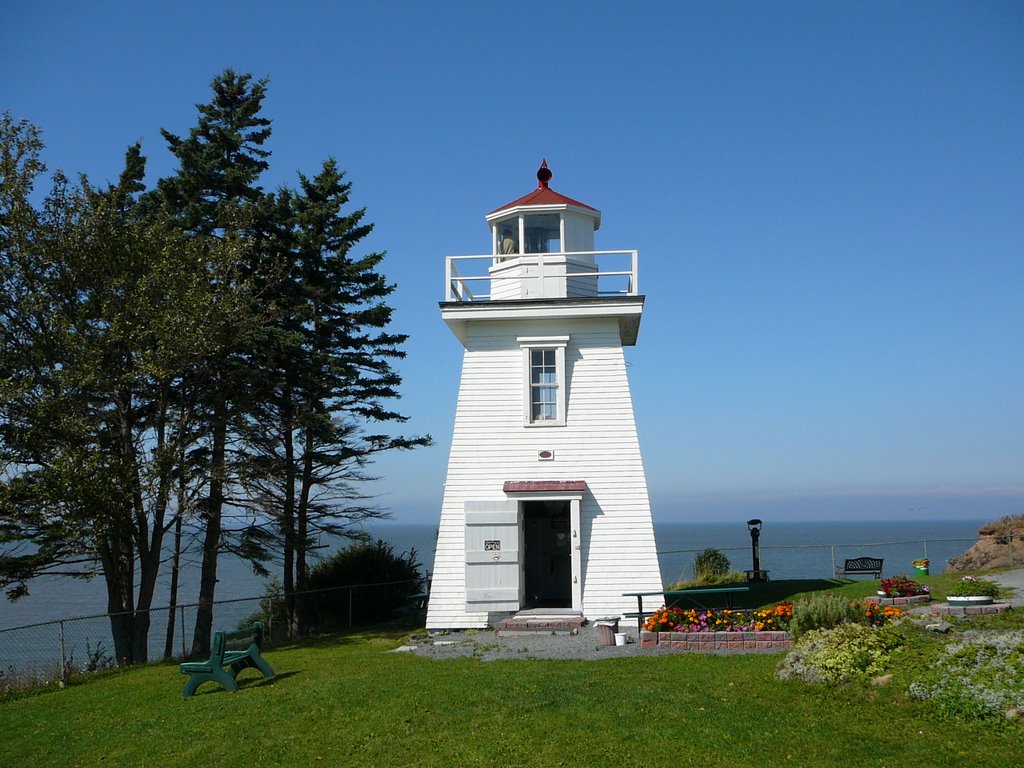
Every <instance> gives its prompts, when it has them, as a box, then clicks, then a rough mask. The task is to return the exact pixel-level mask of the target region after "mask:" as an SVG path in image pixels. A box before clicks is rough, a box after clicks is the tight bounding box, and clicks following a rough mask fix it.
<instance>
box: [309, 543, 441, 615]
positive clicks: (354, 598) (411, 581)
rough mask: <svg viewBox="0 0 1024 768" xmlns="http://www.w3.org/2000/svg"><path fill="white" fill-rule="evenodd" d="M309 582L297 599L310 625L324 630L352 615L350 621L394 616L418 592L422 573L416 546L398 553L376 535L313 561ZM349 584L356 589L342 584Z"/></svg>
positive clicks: (421, 586) (421, 582) (421, 584)
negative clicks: (305, 611)
mask: <svg viewBox="0 0 1024 768" xmlns="http://www.w3.org/2000/svg"><path fill="white" fill-rule="evenodd" d="M396 582H397V583H396ZM358 585H367V586H358ZM308 586H309V589H310V590H314V591H313V592H312V593H311V594H308V595H304V596H299V598H298V599H301V600H303V601H305V608H306V610H307V611H308V612H309V617H310V622H311V624H312V626H314V627H316V628H317V629H319V630H323V629H325V628H341V627H346V626H348V625H349V617H350V616H351V622H352V625H353V626H360V625H366V624H373V623H377V622H381V621H385V620H387V619H390V618H392V617H393V616H394V614H395V612H396V611H398V610H400V609H402V608H404V607H405V605H406V604H407V602H408V600H409V598H410V597H411V596H412V595H415V594H417V593H419V592H420V591H422V589H423V576H422V574H421V573H420V563H419V562H418V560H417V555H416V550H415V549H412V550H410V551H408V552H406V553H403V554H400V555H399V554H396V553H395V551H394V548H393V547H392V546H391V545H390V544H388V543H387V542H385V541H383V540H382V539H378V540H377V541H376V542H374V543H369V542H359V543H355V544H352V545H350V546H348V547H346V548H345V549H343V550H341V551H340V552H336V553H335V554H334V555H332V556H331V557H328V558H327V559H325V560H322V561H320V562H319V563H317V564H316V565H315V566H314V567H313V569H312V570H311V571H310V573H309V581H308ZM350 586H354V587H355V588H353V589H351V590H349V589H343V588H342V587H350ZM350 600H351V604H350V602H349V601H350ZM350 610H351V614H350Z"/></svg>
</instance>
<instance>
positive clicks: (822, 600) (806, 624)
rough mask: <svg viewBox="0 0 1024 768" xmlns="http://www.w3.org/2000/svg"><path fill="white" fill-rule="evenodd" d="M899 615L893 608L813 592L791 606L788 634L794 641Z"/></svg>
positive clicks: (876, 623) (879, 622)
mask: <svg viewBox="0 0 1024 768" xmlns="http://www.w3.org/2000/svg"><path fill="white" fill-rule="evenodd" d="M902 615H903V614H902V612H901V611H900V610H899V609H898V608H894V607H892V606H888V605H887V606H885V607H882V606H880V605H878V604H877V603H866V602H864V601H862V600H850V599H848V598H846V597H843V596H842V595H833V594H832V593H831V592H815V593H814V594H812V595H808V596H807V597H805V598H802V599H800V600H798V601H797V603H796V604H795V605H794V606H793V620H792V621H791V622H790V625H789V631H790V632H792V633H793V637H794V638H797V637H800V636H801V635H803V634H806V633H807V632H811V631H813V630H816V629H832V628H833V627H838V626H839V625H840V624H865V625H868V626H872V627H876V626H880V625H882V624H884V623H885V622H887V621H888V620H890V619H892V618H895V617H897V616H902Z"/></svg>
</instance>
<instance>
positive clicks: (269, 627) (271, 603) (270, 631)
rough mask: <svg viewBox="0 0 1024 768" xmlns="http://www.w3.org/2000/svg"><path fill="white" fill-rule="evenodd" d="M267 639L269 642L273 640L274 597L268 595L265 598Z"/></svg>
mask: <svg viewBox="0 0 1024 768" xmlns="http://www.w3.org/2000/svg"><path fill="white" fill-rule="evenodd" d="M267 637H268V638H269V639H271V640H273V638H274V596H273V595H270V596H269V597H268V598H267Z"/></svg>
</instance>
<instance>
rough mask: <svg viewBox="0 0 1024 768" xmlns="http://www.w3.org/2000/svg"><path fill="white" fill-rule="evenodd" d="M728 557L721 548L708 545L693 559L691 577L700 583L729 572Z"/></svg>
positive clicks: (705, 582)
mask: <svg viewBox="0 0 1024 768" xmlns="http://www.w3.org/2000/svg"><path fill="white" fill-rule="evenodd" d="M729 568H730V564H729V558H728V557H726V556H725V555H724V554H723V553H722V551H721V550H718V549H715V548H714V547H708V548H707V549H705V550H704V551H703V552H701V553H700V554H699V555H697V556H696V557H695V558H694V559H693V578H694V579H695V580H696V581H697V582H698V583H700V584H707V583H709V582H708V579H713V578H716V577H720V576H724V575H725V574H727V573H728V572H729Z"/></svg>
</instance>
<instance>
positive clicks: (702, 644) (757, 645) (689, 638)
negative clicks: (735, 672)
mask: <svg viewBox="0 0 1024 768" xmlns="http://www.w3.org/2000/svg"><path fill="white" fill-rule="evenodd" d="M792 647H793V636H792V635H790V634H789V632H781V631H778V630H772V631H767V632H648V631H647V630H643V631H642V632H641V633H640V649H641V650H648V649H653V648H669V649H671V650H673V651H696V652H701V651H704V652H708V651H737V652H741V653H752V652H756V651H777V650H781V649H785V648H792Z"/></svg>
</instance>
